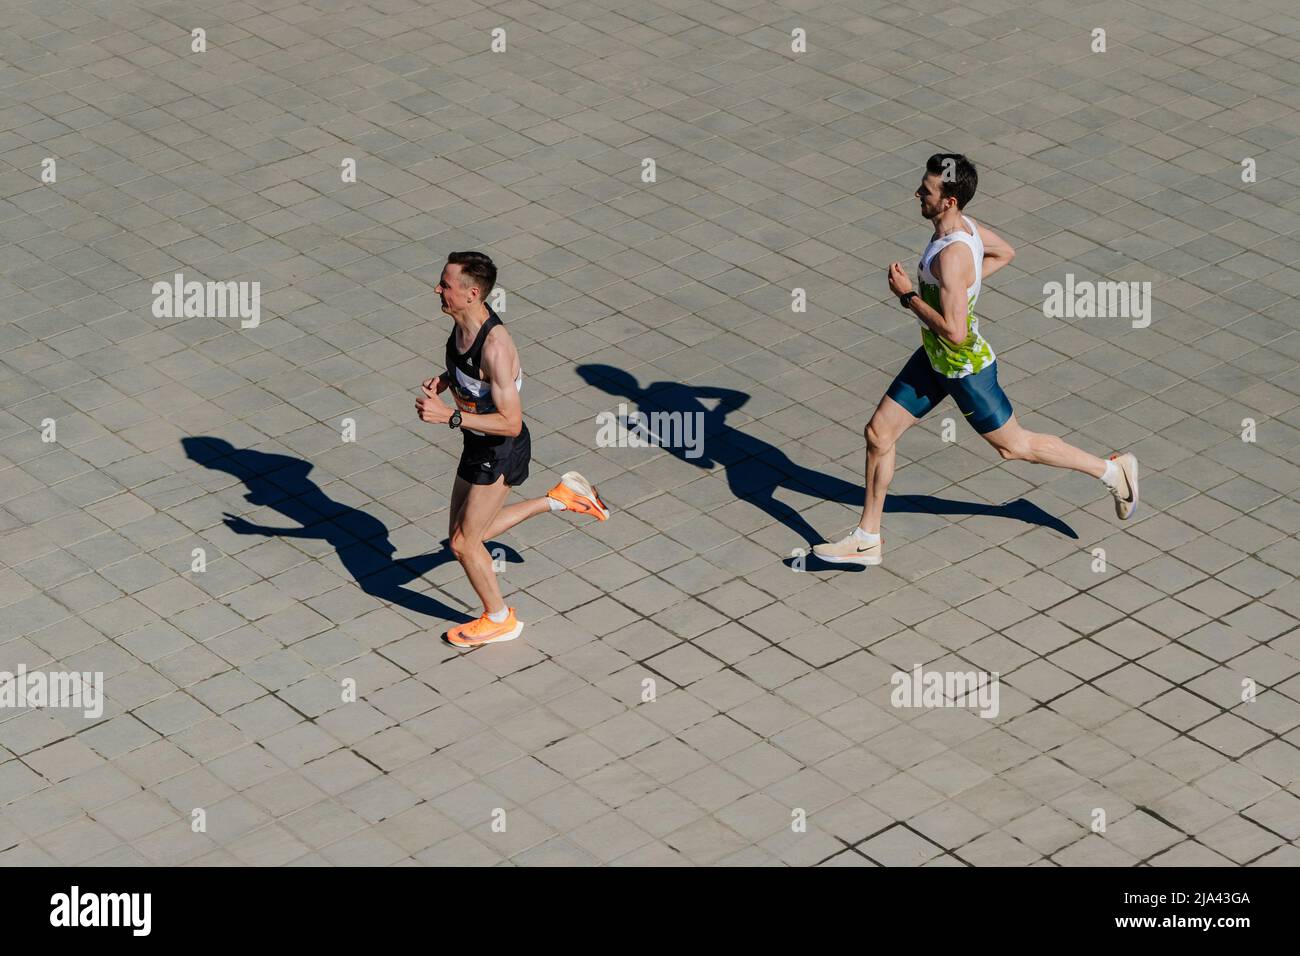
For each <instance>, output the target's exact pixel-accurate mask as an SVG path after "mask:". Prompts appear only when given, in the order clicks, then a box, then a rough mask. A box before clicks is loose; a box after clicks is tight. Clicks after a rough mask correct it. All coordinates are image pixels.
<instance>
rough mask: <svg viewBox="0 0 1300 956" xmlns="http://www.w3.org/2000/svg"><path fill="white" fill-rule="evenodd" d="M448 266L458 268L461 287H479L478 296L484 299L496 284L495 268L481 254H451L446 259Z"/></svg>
mask: <svg viewBox="0 0 1300 956" xmlns="http://www.w3.org/2000/svg"><path fill="white" fill-rule="evenodd" d="M447 262H448V263H449V264H450V265H455V266H460V274H461V276H462V280H461V285H462V286H471V285H476V286H478V287H479V295H480V296H481V297H482V298H484V299H486V298H487V297H488V293H489V292H491V291H492V289H493V287H494V286H495V285H496V284H497V267H496V265H495V264H494V263H493V262H492V260H491V259H489V258H488V257H487V256H485V255H484V254H483V253H481V252H453V253H452V254H451V255H449V256H448V257H447Z"/></svg>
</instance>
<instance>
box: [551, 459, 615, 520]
mask: <svg viewBox="0 0 1300 956" xmlns="http://www.w3.org/2000/svg"><path fill="white" fill-rule="evenodd" d="M546 497H548V498H554V499H555V500H556V501H558V502H560V504H562V505H564V509H565V510H566V511H575V512H577V513H578V514H588V515H595V516H596V517H597V518H599V519H600V520H601V521H604V520H605V519H606V518H608V517H609V509H608V508H606V507H605V502H603V501H601V500H600V495H599V494H597V493H596V486H595V485H593V484H592V483H591V482H589V481H588V480H587V479H586V478H584V477H582V475H580V474H578V473H577V472H576V471H566V472H565V473H564V474H563V475H561V476H560V483H559V484H558V485H556V486H555V487H554V488H552V489H551V490H550V491H548V492H547V493H546Z"/></svg>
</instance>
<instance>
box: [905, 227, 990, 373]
mask: <svg viewBox="0 0 1300 956" xmlns="http://www.w3.org/2000/svg"><path fill="white" fill-rule="evenodd" d="M961 218H962V221H963V222H965V223H966V226H967V227H968V228H969V229H970V232H963V231H961V230H960V229H957V230H955V231H953V232H950V233H948V235H946V236H940V237H939V238H937V239H931V240H930V244H929V245H928V246H926V247H925V252H923V253H921V268H920V269H919V270H918V271H917V280H918V282H917V284H918V285H919V286H920V288H919V289H918V291H919V292H920V293H921V298H922V299H923V300H925V304H926V305H928V306H929V307H930V308H932V309H934V310H935V311H936V312H938V313H940V314H942V313H943V307H942V306H941V305H940V304H939V281H938V280H937V279H936V278H935V277H934V273H932V272H931V271H930V263H931V262H932V261H934V257H935V256H937V255H938V254H939V253H940V252H941V251H942V250H943V249H945V248H947V247H948V246H949V245H951V244H952V243H954V242H964V243H966V245H968V246H970V251H971V255H973V256H974V257H975V284H974V285H972V286H970V287H969V288H968V289H967V290H966V340H965V341H964V342H962V343H961V345H953V344H952V343H951V342H949V341H948V340H947V339H945V338H944V337H943V336H941V335H936V334H935V333H934V331H933V330H932V329H931V328H930V327H929V326H928V325H926V324H925V323H924V322H921V344H922V345H923V346H924V347H925V354H926V355H927V356H928V357H929V359H930V367H931V368H933V369H934V370H935V371H936V372H938V373H939V374H940V375H943V376H944V377H946V378H962V377H964V376H966V375H973V374H975V373H976V372H978V371H980V370H981V369H985V368H988V367H989V366H990V365H992V364H993V360H994V359H995V358H996V357H997V356H995V355H994V354H993V349H992V348H991V347H990V346H989V343H988V342H986V341H985V340H984V336H982V335H980V320H979V319H978V318H977V317H976V316H975V300H976V299H978V298H979V295H980V279H981V277H982V276H983V273H984V242H983V240H982V239H980V234H979V230H978V229H976V228H975V223H973V222H972V221H971V220H970V219H968V218H966V217H965V216H962V217H961ZM917 321H918V322H920V319H918V320H917Z"/></svg>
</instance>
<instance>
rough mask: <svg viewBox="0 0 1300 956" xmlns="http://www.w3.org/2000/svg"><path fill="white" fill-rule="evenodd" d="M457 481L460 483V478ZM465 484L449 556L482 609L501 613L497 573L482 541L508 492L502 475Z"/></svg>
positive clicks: (451, 535)
mask: <svg viewBox="0 0 1300 956" xmlns="http://www.w3.org/2000/svg"><path fill="white" fill-rule="evenodd" d="M457 481H458V483H459V482H460V481H461V479H457ZM465 484H466V485H467V486H468V487H467V488H466V491H465V500H464V506H463V508H462V509H461V511H460V515H459V520H458V521H457V522H456V523H455V524H453V525H452V527H451V533H450V536H449V539H448V541H449V544H450V546H451V553H452V554H454V555H455V556H456V560H457V561H459V562H460V564H461V567H463V568H464V569H465V576H466V577H468V578H469V583H470V586H471V587H473V588H474V593H475V594H477V595H478V596H479V600H481V601H482V602H483V610H484V611H486V612H487V613H493V612H495V611H500V610H504V608H505V602H503V601H502V600H501V587H500V585H499V584H497V576H496V572H495V571H493V570H492V556H491V555H490V554H488V550H487V548H485V547H484V546H483V541H484V540H485V538H486V537H487V534H486V532H487V530H488V529H489V528H490V527H491V525H492V521H493V520H494V519H495V518H496V517H497V514H498V512H500V511H501V505H502V503H503V502H504V501H505V499H506V495H508V494H509V493H510V489H509V488H508V487H507V486H506V480H505V477H504V476H502V477H499V478H497V480H496V481H494V482H493V483H492V484H490V485H471V484H469V482H465ZM453 497H454V493H453Z"/></svg>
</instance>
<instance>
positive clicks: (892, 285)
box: [813, 153, 1138, 564]
mask: <svg viewBox="0 0 1300 956" xmlns="http://www.w3.org/2000/svg"><path fill="white" fill-rule="evenodd" d="M977 183H978V176H977V175H976V172H975V165H974V164H973V163H972V162H971V161H970V160H969V159H967V158H966V157H965V156H962V155H960V154H958V153H936V154H935V155H933V156H931V157H930V159H929V161H928V162H927V163H926V167H925V175H924V176H923V177H922V178H921V185H920V187H919V188H918V189H917V190H916V198H917V199H918V200H919V201H920V206H921V209H920V211H921V215H922V216H923V217H924V218H925V219H928V220H929V221H931V222H933V223H934V235H933V236H932V237H931V239H930V243H929V245H927V246H926V248H925V252H923V253H922V254H921V263H920V269H919V270H918V274H917V278H918V280H919V283H920V286H921V288H920V291H919V292H916V291H913V289H912V282H911V280H910V279H909V278H908V276H907V273H906V272H904V271H903V265H902V263H899V262H895V263H893V264H892V265H891V266H890V267H889V290H890V291H891V292H892V293H894V295H896V296H898V297H899V301H900V302H901V304H902V306H903V308H905V309H908V310H910V311H911V312H913V313H914V314H915V315H916V317H917V320H918V322H919V323H920V326H921V347H920V348H918V349H917V350H916V352H914V353H913V354H912V357H911V359H909V360H908V362H907V364H906V365H905V366H904V367H903V370H902V371H901V372H900V373H899V374H898V377H897V378H895V379H894V382H893V384H892V385H890V386H889V389H888V391H886V392H885V396H884V398H882V399H881V400H880V405H879V406H877V408H876V411H875V414H874V415H872V416H871V421H870V422H869V423H868V424H867V428H866V437H867V467H866V472H867V474H866V481H867V495H866V502H865V504H864V505H863V508H862V517H861V519H860V520H859V521H858V526H857V528H855V529H854V530H853V531H852V532H850V533H849V535H848V536H847V537H845V538H843V539H841V540H840V541H837V542H834V543H832V544H819V545H816V546H815V547H814V548H813V553H814V554H815V555H817V557H819V558H821V559H822V560H823V561H829V562H832V563H841V564H880V562H881V559H882V556H883V554H884V544H883V542H882V540H881V537H880V517H881V513H882V512H883V511H884V507H885V490H886V489H887V488H888V487H889V481H890V479H891V478H892V477H893V475H894V446H895V444H896V443H897V442H898V439H899V436H901V435H902V434H903V432H905V431H907V429H909V428H911V427H912V426H913V425H915V424H916V423H917V421H919V420H920V419H921V418H922V417H923V416H924V415H925V414H926V413H927V412H929V411H930V409H932V408H934V406H935V405H937V404H939V402H941V401H943V399H944V397H945V396H947V395H951V396H952V398H953V400H954V401H955V402H956V403H957V407H958V408H959V409H961V412H962V414H963V415H964V416H965V417H966V419H967V421H969V422H970V423H971V426H972V427H973V428H974V429H975V430H976V431H977V432H979V434H980V435H981V436H982V437H983V438H984V439H985V440H986V441H987V442H988V443H989V444H990V445H992V446H993V447H994V448H995V449H997V452H998V454H999V455H1001V456H1002V457H1003V458H1004V459H1007V460H1012V459H1015V460H1019V461H1031V462H1035V463H1037V464H1041V465H1051V466H1053V467H1055V468H1069V469H1071V470H1073V471H1081V472H1083V473H1084V474H1088V475H1092V476H1093V477H1094V478H1099V479H1101V481H1102V483H1103V484H1104V485H1105V486H1106V488H1107V489H1108V490H1109V491H1110V493H1111V494H1112V495H1113V496H1114V497H1115V513H1116V514H1117V515H1118V516H1119V517H1120V518H1121V519H1123V518H1128V517H1129V516H1130V515H1131V514H1132V513H1133V510H1134V508H1136V507H1137V500H1138V465H1137V459H1136V458H1135V457H1133V455H1131V454H1123V455H1111V457H1110V458H1109V459H1107V460H1102V459H1101V458H1098V457H1097V456H1096V455H1090V454H1088V453H1087V452H1085V451H1080V450H1079V449H1078V448H1075V447H1074V446H1073V445H1068V444H1066V443H1065V442H1064V441H1062V440H1061V439H1060V438H1057V437H1056V436H1055V435H1044V434H1038V433H1035V432H1031V431H1026V430H1025V429H1024V428H1022V427H1021V426H1020V423H1019V422H1017V421H1016V416H1015V414H1014V413H1013V412H1012V410H1011V402H1010V401H1009V400H1008V399H1007V396H1006V394H1005V393H1004V392H1003V391H1002V387H1001V386H1000V385H999V384H998V373H997V358H996V356H995V355H994V354H993V349H992V348H991V347H990V346H989V343H988V342H987V341H985V339H984V337H983V336H982V335H981V334H980V327H979V319H978V318H977V317H976V315H975V302H976V300H977V299H978V298H979V293H980V287H981V285H982V283H983V281H984V279H985V278H987V277H988V276H991V275H992V274H993V273H995V272H997V271H998V270H999V269H1001V268H1002V267H1003V266H1005V265H1006V264H1007V263H1008V262H1010V261H1011V259H1012V257H1014V256H1015V250H1013V249H1012V248H1011V246H1009V245H1008V244H1007V243H1006V241H1005V240H1003V239H1002V238H1001V237H1000V236H998V234H997V233H995V232H994V231H993V230H992V229H989V228H988V227H987V226H981V225H977V224H976V223H975V222H973V221H972V220H971V219H969V218H968V217H967V216H965V215H964V214H963V212H962V210H964V209H965V208H966V204H967V203H968V202H970V200H971V197H972V196H974V195H975V187H976V185H977Z"/></svg>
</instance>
